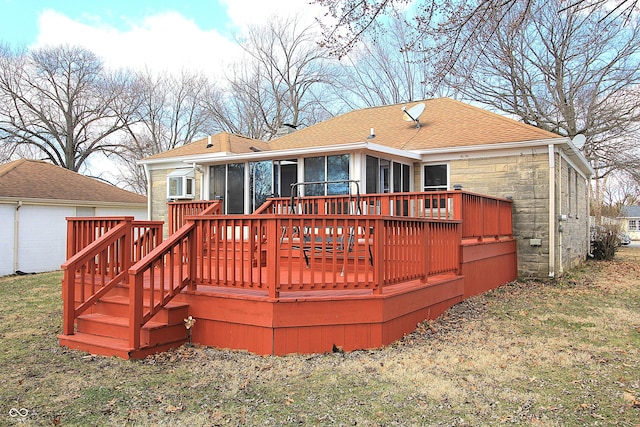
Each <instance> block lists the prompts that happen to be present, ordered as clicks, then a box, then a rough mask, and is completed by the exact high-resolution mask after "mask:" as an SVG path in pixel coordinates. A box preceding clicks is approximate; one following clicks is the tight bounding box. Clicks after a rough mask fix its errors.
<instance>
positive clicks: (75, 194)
mask: <svg viewBox="0 0 640 427" xmlns="http://www.w3.org/2000/svg"><path fill="white" fill-rule="evenodd" d="M114 215H116V216H123V215H127V216H132V217H135V218H138V219H143V218H146V217H147V199H146V197H144V196H141V195H138V194H134V193H131V192H129V191H125V190H122V189H119V188H116V187H114V186H112V185H109V184H106V183H104V182H100V181H97V180H95V179H92V178H88V177H86V176H82V175H79V174H77V173H75V172H72V171H70V170H67V169H64V168H61V167H58V166H54V165H52V164H50V163H46V162H43V161H34V160H26V159H21V160H16V161H14V162H10V163H7V164H4V165H1V166H0V224H2V227H0V275H7V274H13V273H15V272H27V273H32V272H43V271H52V270H58V269H59V268H60V264H62V263H63V262H64V260H65V259H66V248H67V246H66V237H67V222H66V220H65V218H66V217H75V216H79V217H94V216H114Z"/></svg>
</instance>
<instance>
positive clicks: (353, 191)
mask: <svg viewBox="0 0 640 427" xmlns="http://www.w3.org/2000/svg"><path fill="white" fill-rule="evenodd" d="M290 130H292V129H290ZM140 163H141V164H142V165H143V166H144V169H145V173H146V176H147V178H148V184H149V188H148V202H149V211H150V212H151V217H152V220H151V221H134V220H132V219H131V218H129V219H127V218H122V219H121V220H118V219H117V218H114V219H113V220H112V221H109V222H106V221H104V220H102V219H100V218H97V217H96V218H75V219H70V220H69V227H68V241H69V242H70V244H69V247H68V254H69V257H68V259H67V261H65V263H64V264H63V265H62V269H63V270H64V278H63V285H62V298H63V305H64V310H63V311H64V314H63V332H62V334H61V335H59V337H58V339H59V341H60V344H61V345H64V346H66V347H69V348H74V349H80V350H84V351H89V352H92V353H98V354H105V355H115V356H119V357H123V358H127V359H128V358H141V357H145V356H146V355H147V354H150V353H154V352H158V351H163V350H165V349H168V348H171V347H175V346H177V345H180V344H182V343H184V342H185V341H186V340H187V337H188V339H191V340H192V341H193V342H195V343H199V344H202V345H208V346H215V347H220V348H231V349H242V350H248V351H251V352H254V353H258V354H273V355H280V354H287V353H316V352H325V351H332V349H334V348H336V347H337V348H341V349H344V350H345V351H350V350H355V349H366V348H376V347H380V346H383V345H388V344H390V343H392V342H393V341H395V340H397V339H399V338H400V337H402V336H403V335H404V334H406V333H408V332H410V331H412V330H413V329H415V327H416V324H418V323H419V322H421V321H423V320H425V319H434V318H436V317H438V316H439V315H440V314H442V313H443V312H444V311H445V310H446V309H447V308H449V307H451V306H452V305H454V304H456V303H458V302H460V301H462V300H464V299H465V298H468V297H470V296H472V295H475V294H478V293H481V292H485V291H487V290H489V289H494V288H496V287H498V286H501V285H503V284H505V283H508V282H510V281H512V280H515V279H516V278H517V277H518V275H520V276H534V275H535V276H544V277H548V276H555V275H558V274H561V273H562V272H563V271H564V270H565V269H568V268H571V267H572V266H573V265H576V264H578V263H580V262H581V261H582V260H584V259H585V258H586V256H587V251H588V245H589V233H588V220H589V212H588V203H587V186H588V180H589V177H590V175H591V173H592V171H591V168H590V167H589V164H588V163H587V161H586V160H585V158H584V157H583V156H582V154H581V153H580V151H579V150H578V149H577V148H576V147H575V146H574V145H573V144H572V142H571V141H570V140H569V139H567V138H563V137H560V136H558V135H555V134H553V133H549V132H546V131H543V130H540V129H537V128H535V127H532V126H528V125H524V124H522V123H519V122H516V121H514V120H511V119H508V118H506V117H503V116H500V115H497V114H493V113H490V112H487V111H485V110H482V109H480V108H476V107H473V106H470V105H467V104H464V103H461V102H457V101H454V100H451V99H446V98H443V99H433V100H426V101H423V102H417V103H412V104H410V105H406V106H405V105H391V106H384V107H377V108H367V109H363V110H357V111H353V112H350V113H347V114H344V115H341V116H338V117H335V118H333V119H330V120H327V121H326V122H323V123H319V124H317V125H314V126H310V127H308V128H305V129H299V130H295V131H293V132H291V131H287V132H282V135H281V136H280V137H278V138H276V139H274V140H272V141H269V142H265V141H257V140H253V139H250V138H245V137H242V136H239V135H232V134H228V133H220V134H217V135H212V136H210V137H208V138H204V139H202V140H199V141H195V142H192V143H190V144H187V145H184V146H182V147H179V148H176V149H174V150H171V151H168V152H166V153H161V154H157V155H155V156H152V157H148V158H146V159H143V160H141V161H140ZM87 236H88V237H87ZM161 237H164V239H161ZM189 318H191V320H189ZM193 320H195V323H193ZM187 325H189V326H190V327H191V328H190V329H189V330H188V332H187V330H186V329H185V326H187Z"/></svg>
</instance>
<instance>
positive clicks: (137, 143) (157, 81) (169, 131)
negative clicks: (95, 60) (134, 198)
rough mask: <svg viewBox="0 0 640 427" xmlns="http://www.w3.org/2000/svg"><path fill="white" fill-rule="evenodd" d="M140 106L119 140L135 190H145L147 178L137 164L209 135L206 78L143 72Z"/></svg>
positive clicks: (139, 78) (195, 75)
mask: <svg viewBox="0 0 640 427" xmlns="http://www.w3.org/2000/svg"><path fill="white" fill-rule="evenodd" d="M137 90H138V94H139V97H140V98H139V99H140V105H139V108H138V110H137V111H136V121H135V123H133V124H131V125H128V126H127V127H126V130H127V133H126V135H125V136H124V137H123V139H122V145H123V146H125V147H126V151H125V155H124V156H123V160H124V165H125V168H126V169H127V171H128V177H126V179H125V180H126V182H127V183H128V184H129V186H131V187H132V188H133V189H134V190H135V191H137V192H140V193H144V192H145V191H146V178H145V176H144V174H143V173H142V171H141V170H140V168H139V167H138V166H137V163H136V162H137V161H138V160H139V159H142V158H144V157H148V156H152V155H154V154H158V153H162V152H164V151H168V150H171V149H174V148H176V147H179V146H181V145H183V144H185V143H188V142H191V141H192V140H193V139H196V138H197V137H201V136H205V135H207V134H208V133H211V132H212V130H213V129H211V121H212V120H211V117H210V115H209V111H208V110H207V108H205V107H204V105H203V100H204V99H205V95H206V94H207V93H208V92H210V83H209V81H208V79H207V78H206V77H205V76H204V75H202V74H200V73H195V72H189V71H185V70H183V71H182V72H181V73H179V74H177V75H173V74H168V73H160V74H154V73H153V72H151V71H145V72H142V73H139V74H138V75H137Z"/></svg>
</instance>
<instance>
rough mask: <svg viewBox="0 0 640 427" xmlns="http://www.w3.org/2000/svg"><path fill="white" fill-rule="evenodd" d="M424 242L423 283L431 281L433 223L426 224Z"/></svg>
mask: <svg viewBox="0 0 640 427" xmlns="http://www.w3.org/2000/svg"><path fill="white" fill-rule="evenodd" d="M424 230H425V232H424V234H423V235H424V240H423V242H422V256H423V259H424V276H422V283H427V282H428V281H429V273H430V272H431V262H429V255H430V254H429V251H430V250H431V249H432V246H431V223H428V222H427V223H425V224H424Z"/></svg>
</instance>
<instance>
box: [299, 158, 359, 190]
mask: <svg viewBox="0 0 640 427" xmlns="http://www.w3.org/2000/svg"><path fill="white" fill-rule="evenodd" d="M348 179H349V155H348V154H341V155H337V156H326V157H325V156H322V157H307V158H305V159H304V181H305V182H321V183H322V182H325V181H346V180H348ZM347 193H349V184H348V183H346V182H344V183H343V182H337V183H331V184H309V185H305V186H304V195H305V196H324V195H332V194H347Z"/></svg>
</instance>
